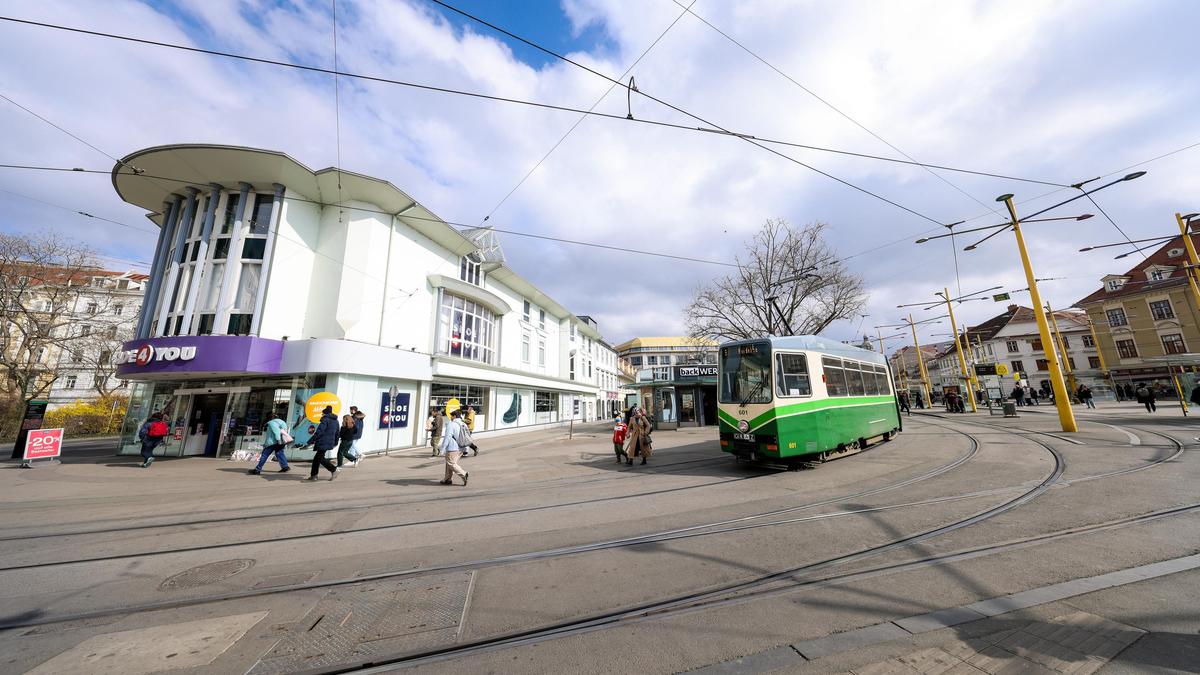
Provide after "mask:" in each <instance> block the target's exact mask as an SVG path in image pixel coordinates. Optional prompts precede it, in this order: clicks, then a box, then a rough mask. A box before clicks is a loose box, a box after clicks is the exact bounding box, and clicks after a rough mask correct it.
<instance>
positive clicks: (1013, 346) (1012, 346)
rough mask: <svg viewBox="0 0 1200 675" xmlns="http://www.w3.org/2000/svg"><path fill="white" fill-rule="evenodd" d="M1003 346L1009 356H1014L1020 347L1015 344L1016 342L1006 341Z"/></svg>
mask: <svg viewBox="0 0 1200 675" xmlns="http://www.w3.org/2000/svg"><path fill="white" fill-rule="evenodd" d="M1004 346H1005V347H1007V348H1008V353H1009V354H1016V353H1017V352H1019V351H1021V347H1020V346H1019V345H1018V344H1017V341H1016V340H1006V341H1005V343H1004Z"/></svg>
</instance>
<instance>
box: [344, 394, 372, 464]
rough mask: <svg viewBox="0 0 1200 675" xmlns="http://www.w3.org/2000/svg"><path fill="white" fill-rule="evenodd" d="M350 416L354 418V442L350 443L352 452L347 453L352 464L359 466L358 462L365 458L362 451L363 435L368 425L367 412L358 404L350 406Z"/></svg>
mask: <svg viewBox="0 0 1200 675" xmlns="http://www.w3.org/2000/svg"><path fill="white" fill-rule="evenodd" d="M350 416H351V417H353V418H354V428H355V432H354V442H353V443H351V444H350V452H349V453H347V454H346V456H347V457H349V458H350V466H358V463H359V461H360V460H362V458H363V453H362V445H361V443H362V437H363V429H365V428H366V426H367V414H366V413H364V412H363V411H361V410H359V409H358V406H356V405H352V406H350Z"/></svg>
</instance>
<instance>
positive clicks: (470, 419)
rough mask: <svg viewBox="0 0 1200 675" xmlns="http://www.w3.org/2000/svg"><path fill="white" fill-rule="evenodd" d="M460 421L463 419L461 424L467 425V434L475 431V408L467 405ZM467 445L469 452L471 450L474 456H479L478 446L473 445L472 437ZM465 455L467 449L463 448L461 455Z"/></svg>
mask: <svg viewBox="0 0 1200 675" xmlns="http://www.w3.org/2000/svg"><path fill="white" fill-rule="evenodd" d="M462 421H463V424H465V425H467V433H468V434H473V433H475V408H473V407H472V406H467V407H466V412H464V413H463V416H462ZM467 447H468V448H471V452H473V453H474V454H475V456H476V457H478V456H479V446H478V445H475V441H474V439H472V441H471V444H470V445H468V446H467ZM466 456H467V449H466V448H463V457H466Z"/></svg>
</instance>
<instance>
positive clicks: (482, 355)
mask: <svg viewBox="0 0 1200 675" xmlns="http://www.w3.org/2000/svg"><path fill="white" fill-rule="evenodd" d="M495 325H496V315H495V314H493V313H492V311H491V310H490V309H488V308H486V307H484V306H483V305H480V304H479V303H476V302H474V301H471V300H467V299H465V298H461V297H459V296H457V295H452V294H450V293H443V294H442V304H441V307H440V308H439V310H438V338H437V351H438V353H439V354H448V355H450V356H456V357H459V358H464V359H470V360H472V361H481V362H483V363H495V345H494V342H493V339H494V337H495V335H494V333H495Z"/></svg>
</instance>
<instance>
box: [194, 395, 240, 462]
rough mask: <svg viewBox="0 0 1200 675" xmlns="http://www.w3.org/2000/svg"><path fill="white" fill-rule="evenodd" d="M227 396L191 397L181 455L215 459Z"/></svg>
mask: <svg viewBox="0 0 1200 675" xmlns="http://www.w3.org/2000/svg"><path fill="white" fill-rule="evenodd" d="M228 399H229V394H226V393H221V394H197V395H195V396H193V397H192V410H191V413H190V414H189V415H188V421H187V428H186V429H184V434H185V435H186V437H187V438H186V440H185V441H184V445H183V454H184V455H185V456H186V455H206V456H209V457H216V455H217V449H218V448H219V447H220V442H221V431H222V429H223V427H224V425H223V424H222V422H223V421H224V418H225V404H226V403H227V402H228Z"/></svg>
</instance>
